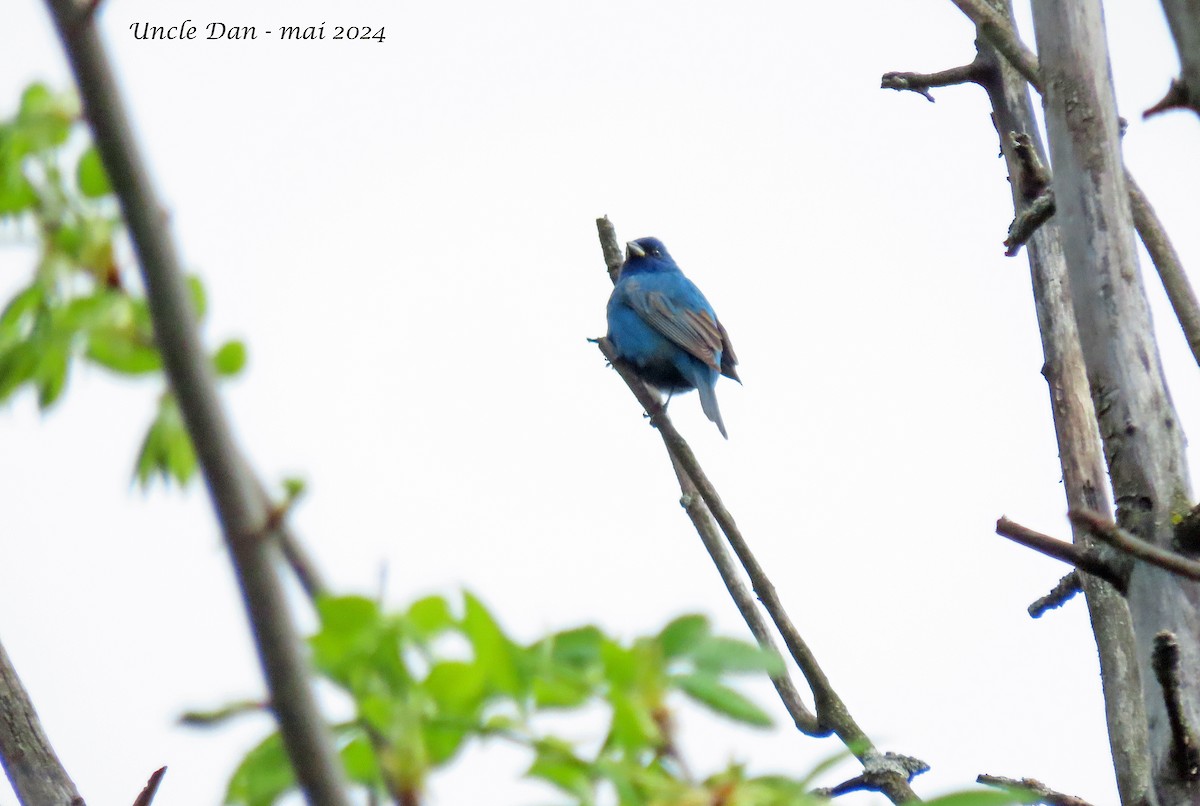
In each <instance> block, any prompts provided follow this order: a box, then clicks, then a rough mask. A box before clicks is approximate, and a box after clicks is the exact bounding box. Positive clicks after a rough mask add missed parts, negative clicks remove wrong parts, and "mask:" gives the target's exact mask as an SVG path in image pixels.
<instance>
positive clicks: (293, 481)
mask: <svg viewBox="0 0 1200 806" xmlns="http://www.w3.org/2000/svg"><path fill="white" fill-rule="evenodd" d="M307 488H308V482H306V481H305V480H304V479H302V478H300V477H299V476H288V477H287V478H285V479H284V480H283V497H284V498H285V499H287V501H288V503H289V504H290V503H292V502H293V501H297V500H299V499H300V496H302V495H304V493H305V490H306V489H307Z"/></svg>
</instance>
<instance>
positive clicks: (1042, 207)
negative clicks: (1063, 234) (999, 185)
mask: <svg viewBox="0 0 1200 806" xmlns="http://www.w3.org/2000/svg"><path fill="white" fill-rule="evenodd" d="M1054 209H1055V204H1054V191H1053V190H1050V189H1047V190H1046V192H1045V193H1043V194H1042V195H1041V196H1038V197H1037V198H1036V199H1034V201H1033V203H1032V204H1030V205H1029V206H1028V207H1026V208H1025V209H1024V210H1022V211H1021V212H1019V213H1017V215H1016V217H1014V218H1013V220H1012V223H1011V224H1009V225H1008V237H1007V238H1005V239H1004V254H1005V256H1007V257H1016V255H1017V253H1018V252H1020V251H1021V247H1022V246H1024V245H1025V244H1027V243H1028V242H1029V239H1030V238H1032V237H1033V233H1035V232H1037V231H1038V228H1039V227H1041V226H1042V224H1045V223H1046V222H1047V221H1049V220H1050V219H1051V218H1052V217H1053V216H1054Z"/></svg>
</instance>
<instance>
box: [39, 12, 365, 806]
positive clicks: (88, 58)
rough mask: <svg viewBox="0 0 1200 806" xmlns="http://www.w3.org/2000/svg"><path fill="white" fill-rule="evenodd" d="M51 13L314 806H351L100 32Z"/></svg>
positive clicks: (265, 518) (259, 503) (251, 482)
mask: <svg viewBox="0 0 1200 806" xmlns="http://www.w3.org/2000/svg"><path fill="white" fill-rule="evenodd" d="M47 6H48V7H49V9H50V11H51V14H52V16H53V17H54V22H55V25H56V27H57V28H58V33H59V37H60V38H61V40H62V44H63V48H64V50H65V52H66V55H67V58H68V60H69V62H70V64H71V68H72V71H73V72H74V75H75V81H76V83H77V84H78V86H79V92H80V96H81V98H82V100H83V108H84V113H85V115H86V117H87V119H88V121H89V122H90V124H91V126H92V130H93V133H94V140H95V143H96V148H97V150H98V151H99V153H100V158H101V161H102V162H103V164H104V168H105V171H106V173H107V174H108V176H109V178H110V179H111V181H112V185H113V190H114V192H115V193H116V195H117V198H118V200H119V201H120V204H121V211H122V214H123V216H124V218H125V221H126V223H127V224H128V226H129V233H130V237H131V239H132V241H133V245H134V250H135V252H136V253H137V257H138V262H139V264H140V266H141V270H142V277H143V280H144V282H145V286H146V295H147V301H148V304H149V308H150V314H151V317H152V320H153V324H154V334H155V340H156V342H157V343H158V347H159V351H160V353H161V354H162V358H163V364H164V367H165V369H166V373H167V377H168V379H169V381H170V383H171V387H172V389H173V390H174V392H175V395H176V397H177V399H178V400H179V405H180V409H181V411H182V413H183V416H184V421H185V423H186V426H187V430H188V434H189V435H190V437H191V439H192V444H193V445H194V446H195V449H196V454H197V457H198V458H199V460H200V465H201V468H202V469H203V471H204V477H205V481H206V482H207V484H208V490H209V494H210V497H211V498H212V502H213V505H214V507H215V509H216V511H217V517H218V520H219V521H220V523H221V530H222V532H223V534H224V537H225V542H226V544H227V546H228V547H229V554H230V558H231V560H232V562H233V565H234V570H235V573H236V575H237V578H238V583H239V586H240V588H241V590H242V598H243V601H244V604H245V606H246V612H247V616H248V618H249V621H250V624H251V627H252V630H253V633H254V638H255V643H256V646H257V649H258V656H259V661H260V663H261V665H262V668H263V672H264V675H265V677H266V680H267V686H268V688H269V690H270V693H271V703H272V706H273V709H274V711H275V715H276V718H277V720H278V722H279V729H280V734H281V736H282V738H283V744H284V747H285V748H286V750H287V753H288V757H289V759H290V760H291V762H292V767H293V768H294V770H295V772H296V779H297V781H298V783H299V785H300V787H301V789H302V790H303V791H304V793H305V796H306V797H307V799H308V800H309V801H310V802H313V803H320V804H345V803H347V802H348V801H347V795H346V792H345V786H344V773H343V769H342V765H341V762H340V759H338V757H337V754H336V752H335V749H334V745H333V740H332V737H331V735H330V733H329V730H328V727H327V726H326V724H325V721H324V720H323V719H322V717H321V714H320V711H319V710H318V709H317V703H316V698H315V697H314V695H313V692H312V689H311V687H310V684H309V669H308V663H307V661H306V659H305V656H304V654H303V651H302V646H301V643H300V640H299V638H298V636H297V633H296V630H295V628H294V626H293V624H292V616H291V613H290V612H289V610H288V603H287V599H286V597H285V595H284V591H283V586H282V585H281V583H280V579H279V577H278V574H277V573H276V570H275V565H276V562H277V560H278V559H279V549H278V545H277V543H276V542H275V540H274V539H273V538H274V537H275V536H276V535H275V534H273V532H274V531H276V530H272V529H270V528H269V527H270V525H271V520H270V511H269V502H268V500H267V498H266V496H265V495H263V491H262V486H261V484H260V483H259V482H258V481H257V480H256V479H255V478H254V476H253V474H252V472H251V471H250V468H249V466H248V464H247V462H246V461H245V459H244V458H243V456H242V453H241V451H240V450H239V448H238V446H237V444H236V443H235V441H234V439H233V434H232V431H231V429H230V426H229V422H228V420H227V418H226V416H225V412H224V409H223V408H222V406H221V402H220V398H219V397H218V395H217V390H216V383H215V379H214V377H213V369H212V366H211V362H210V361H209V359H208V356H207V355H206V354H205V352H204V348H203V346H202V345H201V342H200V336H199V332H198V330H197V327H196V315H195V310H194V309H193V307H192V302H191V297H190V295H189V293H188V290H187V286H186V283H185V282H184V277H183V271H182V267H181V264H180V260H179V257H178V252H177V249H176V247H175V244H174V242H173V239H172V238H171V235H170V233H169V231H168V228H167V226H166V222H165V220H164V215H163V212H162V207H161V205H160V203H159V201H158V198H157V195H156V194H155V192H154V189H153V187H152V185H151V182H150V177H149V173H148V171H147V170H146V166H145V165H144V163H143V161H142V157H141V153H140V151H139V150H138V147H137V144H136V142H135V141H134V137H133V133H132V129H131V127H130V125H129V121H128V115H127V114H126V112H125V105H124V100H123V99H122V98H121V96H120V93H119V92H118V90H117V85H116V80H115V78H114V76H113V74H112V69H111V67H110V64H109V60H108V56H107V54H106V53H105V51H104V47H103V44H102V43H101V41H100V36H99V32H98V30H97V27H96V25H95V20H94V19H93V18H92V16H91V12H90V10H89V9H88V8H87V7H86V6H81V5H80V4H79V3H78V2H76V0H47Z"/></svg>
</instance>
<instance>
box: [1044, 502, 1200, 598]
mask: <svg viewBox="0 0 1200 806" xmlns="http://www.w3.org/2000/svg"><path fill="white" fill-rule="evenodd" d="M1067 517H1068V518H1070V519H1071V522H1072V523H1075V524H1077V525H1079V526H1082V527H1083V528H1084V529H1087V530H1088V532H1090V533H1091V534H1092V535H1093V536H1095V537H1096V539H1097V540H1103V541H1104V542H1105V543H1107V544H1109V545H1110V546H1113V547H1115V548H1118V549H1120V550H1121V551H1123V552H1125V553H1126V554H1128V555H1130V556H1132V557H1136V558H1137V559H1139V560H1143V561H1144V562H1147V563H1150V564H1151V565H1154V566H1158V567H1159V568H1162V569H1164V570H1166V571H1170V572H1171V573H1172V574H1175V575H1176V576H1180V577H1183V578H1184V579H1191V580H1193V581H1200V562H1196V561H1195V560H1190V559H1188V558H1187V557H1184V556H1183V555H1181V554H1175V553H1174V552H1171V551H1167V550H1166V549H1163V548H1159V547H1158V546H1156V545H1154V544H1153V543H1148V542H1146V541H1145V540H1142V539H1141V538H1139V537H1136V536H1134V535H1133V534H1132V533H1130V532H1128V531H1126V530H1124V529H1122V528H1121V527H1120V526H1118V525H1117V524H1115V523H1113V522H1112V521H1111V520H1109V519H1108V518H1106V517H1104V516H1103V515H1100V514H1099V513H1096V512H1091V511H1089V510H1076V511H1073V512H1069V513H1067Z"/></svg>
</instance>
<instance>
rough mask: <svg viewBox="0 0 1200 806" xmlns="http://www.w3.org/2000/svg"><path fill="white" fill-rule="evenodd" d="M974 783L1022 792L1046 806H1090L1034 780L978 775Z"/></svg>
mask: <svg viewBox="0 0 1200 806" xmlns="http://www.w3.org/2000/svg"><path fill="white" fill-rule="evenodd" d="M975 782H976V783H979V784H986V785H987V786H996V787H1001V788H1003V789H1017V790H1024V791H1026V792H1028V793H1029V794H1031V795H1034V796H1036V797H1037V799H1038V800H1037V802H1038V803H1044V804H1045V805H1046V806H1091V804H1090V803H1088V802H1087V801H1086V800H1084V799H1083V798H1079V797H1076V796H1074V795H1064V794H1063V793H1062V792H1056V791H1054V790H1053V789H1051V788H1050V787H1048V786H1046V785H1045V784H1043V783H1042V782H1041V781H1039V780H1037V779H1036V778H1005V777H1003V776H1001V775H980V776H978V777H976V779H975Z"/></svg>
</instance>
